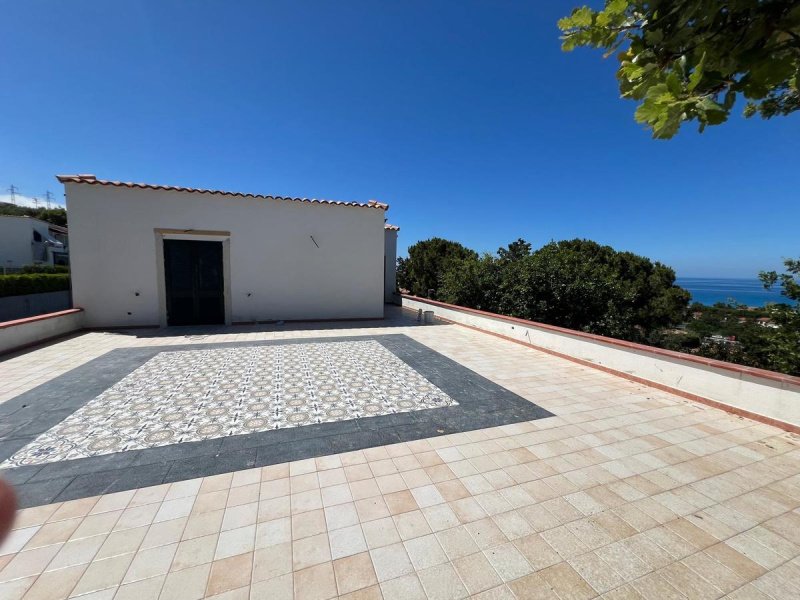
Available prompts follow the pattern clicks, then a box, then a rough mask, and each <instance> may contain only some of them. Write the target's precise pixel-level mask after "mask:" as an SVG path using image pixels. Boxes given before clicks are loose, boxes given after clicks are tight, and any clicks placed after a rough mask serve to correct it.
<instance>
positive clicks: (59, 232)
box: [0, 215, 69, 272]
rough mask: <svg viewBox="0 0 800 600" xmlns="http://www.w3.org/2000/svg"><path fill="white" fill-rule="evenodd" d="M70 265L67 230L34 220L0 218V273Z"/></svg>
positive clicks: (31, 218) (15, 217)
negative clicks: (7, 270) (43, 266)
mask: <svg viewBox="0 0 800 600" xmlns="http://www.w3.org/2000/svg"><path fill="white" fill-rule="evenodd" d="M66 264H69V258H68V248H67V228H66V227H59V226H58V225H53V224H52V223H48V222H46V221H40V220H39V219H34V218H33V217H26V216H16V215H0V272H2V269H8V268H11V269H15V270H16V269H18V268H20V267H26V266H29V265H51V266H52V265H66Z"/></svg>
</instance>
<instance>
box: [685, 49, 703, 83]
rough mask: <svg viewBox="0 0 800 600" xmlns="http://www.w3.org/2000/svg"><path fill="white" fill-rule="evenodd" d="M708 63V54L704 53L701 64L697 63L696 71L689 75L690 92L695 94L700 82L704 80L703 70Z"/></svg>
mask: <svg viewBox="0 0 800 600" xmlns="http://www.w3.org/2000/svg"><path fill="white" fill-rule="evenodd" d="M705 63H706V53H705V52H703V56H702V57H701V58H700V62H698V63H697V66H695V68H694V71H692V74H691V75H689V85H688V86H687V88H688V90H689V91H690V92H693V91H694V90H695V88H696V87H697V85H698V84H699V83H700V80H701V79H703V68H704V66H705Z"/></svg>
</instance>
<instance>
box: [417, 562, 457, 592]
mask: <svg viewBox="0 0 800 600" xmlns="http://www.w3.org/2000/svg"><path fill="white" fill-rule="evenodd" d="M417 576H418V577H419V580H420V583H422V587H423V589H424V590H425V593H426V594H427V595H428V598H429V599H430V600H458V599H459V598H466V597H467V596H469V593H468V592H467V589H466V588H465V587H464V584H463V583H462V582H461V579H460V578H459V576H458V574H457V573H456V571H455V569H454V568H453V566H452V565H450V564H444V565H437V566H435V567H431V568H430V569H425V570H424V571H420V572H419V573H417Z"/></svg>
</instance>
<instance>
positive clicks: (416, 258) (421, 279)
mask: <svg viewBox="0 0 800 600" xmlns="http://www.w3.org/2000/svg"><path fill="white" fill-rule="evenodd" d="M477 257H478V255H477V253H476V252H475V251H474V250H470V249H469V248H466V247H465V246H462V245H461V244H459V243H458V242H452V241H450V240H445V239H442V238H438V237H435V238H431V239H429V240H423V241H421V242H417V243H416V244H414V245H413V246H410V247H409V248H408V258H401V259H399V260H398V262H397V284H398V285H399V286H400V287H401V288H404V289H407V290H408V291H409V292H411V293H412V294H414V295H415V296H425V297H427V296H428V291H429V290H434V297H438V296H437V294H436V290H438V289H439V283H440V280H441V277H442V274H443V273H444V272H445V271H446V270H447V269H448V268H449V266H450V264H451V263H453V262H455V261H460V260H463V259H466V258H473V259H476V258H477Z"/></svg>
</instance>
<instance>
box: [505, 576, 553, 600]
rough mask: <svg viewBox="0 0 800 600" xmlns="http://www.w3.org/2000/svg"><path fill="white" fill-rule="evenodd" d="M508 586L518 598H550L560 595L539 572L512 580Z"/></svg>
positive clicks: (534, 599) (540, 599)
mask: <svg viewBox="0 0 800 600" xmlns="http://www.w3.org/2000/svg"><path fill="white" fill-rule="evenodd" d="M508 587H509V589H510V590H511V591H512V593H513V595H514V597H515V598H517V599H518V600H549V599H551V598H557V597H558V596H557V595H556V594H555V592H554V591H553V590H552V588H551V587H550V584H549V583H548V582H546V581H545V580H544V579H543V578H542V576H541V575H540V574H539V573H532V574H530V575H526V576H525V577H520V578H519V579H516V580H514V581H511V582H510V583H509V584H508Z"/></svg>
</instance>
